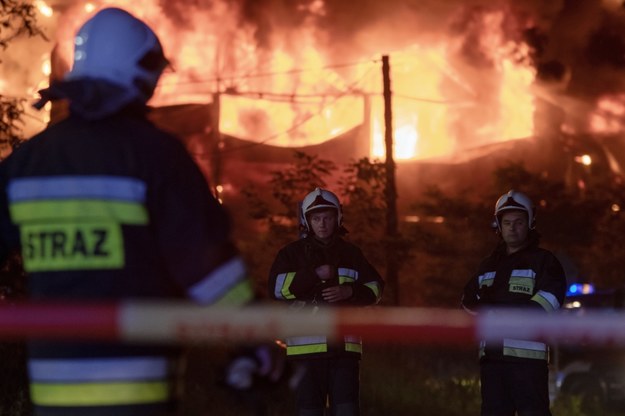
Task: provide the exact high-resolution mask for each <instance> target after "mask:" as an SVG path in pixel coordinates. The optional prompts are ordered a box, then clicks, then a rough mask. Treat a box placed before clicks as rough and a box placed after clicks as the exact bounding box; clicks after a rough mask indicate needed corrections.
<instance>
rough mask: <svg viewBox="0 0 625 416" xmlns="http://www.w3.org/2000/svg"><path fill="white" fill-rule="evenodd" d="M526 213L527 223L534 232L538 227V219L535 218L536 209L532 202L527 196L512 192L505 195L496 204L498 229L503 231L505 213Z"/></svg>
mask: <svg viewBox="0 0 625 416" xmlns="http://www.w3.org/2000/svg"><path fill="white" fill-rule="evenodd" d="M513 210H515V211H525V212H526V213H527V223H528V226H529V228H530V230H533V229H534V227H535V226H536V224H535V222H536V218H535V215H536V213H535V208H534V205H533V204H532V201H531V200H530V199H529V198H528V197H527V195H525V194H523V193H521V192H518V191H514V190H510V191H508V192H507V193H505V194H503V195H502V196H501V197H499V199H498V200H497V202H496V203H495V222H496V223H497V228H498V229H499V230H500V231H501V223H500V217H501V214H503V212H504V211H513Z"/></svg>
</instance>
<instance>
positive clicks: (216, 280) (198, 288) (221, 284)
mask: <svg viewBox="0 0 625 416" xmlns="http://www.w3.org/2000/svg"><path fill="white" fill-rule="evenodd" d="M245 273H246V270H245V265H244V264H243V260H242V259H241V258H240V257H234V258H232V259H230V260H228V261H227V262H226V263H224V264H222V265H221V266H219V267H218V268H216V269H215V270H213V271H212V272H211V273H209V274H208V275H207V276H205V277H204V279H202V280H200V281H199V282H198V283H196V284H195V285H193V286H191V288H190V289H189V290H188V292H187V293H188V294H189V296H190V297H192V298H193V299H195V300H196V301H198V302H201V303H203V304H211V303H213V302H215V301H217V300H219V298H221V297H222V296H223V295H224V294H226V293H227V292H228V291H229V290H230V289H232V288H233V287H235V286H236V285H237V284H238V283H239V282H241V281H242V280H243V279H244V278H245Z"/></svg>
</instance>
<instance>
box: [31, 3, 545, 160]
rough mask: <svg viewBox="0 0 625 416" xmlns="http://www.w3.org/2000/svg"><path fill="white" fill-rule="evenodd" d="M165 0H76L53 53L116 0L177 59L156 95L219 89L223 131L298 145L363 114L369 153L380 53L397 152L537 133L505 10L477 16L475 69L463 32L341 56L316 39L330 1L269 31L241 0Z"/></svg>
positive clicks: (209, 94) (419, 153)
mask: <svg viewBox="0 0 625 416" xmlns="http://www.w3.org/2000/svg"><path fill="white" fill-rule="evenodd" d="M163 3H164V2H157V1H155V0H134V1H128V0H108V1H101V2H89V3H84V4H82V5H77V6H75V7H72V8H71V9H69V10H68V11H66V12H65V13H64V14H63V15H62V16H59V17H58V19H59V24H58V29H57V32H56V37H57V42H58V45H59V52H58V53H59V55H60V56H61V57H62V58H63V60H65V62H71V44H72V38H73V34H74V33H75V31H76V30H77V28H78V26H79V25H80V24H81V23H82V22H84V21H85V20H86V19H87V18H88V17H89V16H91V15H92V14H93V13H95V12H96V11H97V10H98V9H100V8H102V7H105V6H107V7H110V6H117V7H122V8H125V9H127V10H129V11H130V12H132V13H134V14H135V15H137V16H138V17H140V18H142V19H144V20H145V21H146V22H148V24H150V25H151V26H152V27H153V28H154V30H155V31H156V32H157V34H159V36H160V38H161V40H162V42H163V44H164V49H165V51H166V53H167V55H168V57H169V58H170V61H171V62H172V68H171V69H169V70H168V71H166V73H165V74H164V75H163V78H162V80H161V83H160V86H159V88H158V89H157V91H156V93H155V96H154V98H153V101H152V102H151V104H152V105H170V104H183V103H191V102H202V103H208V102H212V101H213V100H215V99H218V100H219V104H220V105H219V108H220V115H219V129H220V131H222V132H223V133H225V134H228V135H232V136H235V137H238V138H241V139H245V140H249V141H254V142H259V143H266V144H270V145H274V146H283V147H300V146H306V145H314V144H319V143H323V142H324V141H327V140H330V139H332V138H334V137H336V136H338V135H340V134H343V133H345V132H347V131H349V130H350V129H352V128H354V127H356V126H359V125H363V124H364V125H365V126H366V128H365V129H364V130H365V131H367V132H369V133H368V134H369V136H370V137H369V142H370V146H369V147H370V154H369V156H371V157H372V158H384V156H385V146H384V130H385V127H384V108H383V99H382V74H381V64H380V56H381V55H382V54H388V55H389V56H390V63H391V82H392V92H393V123H394V125H393V135H394V143H395V148H394V152H395V155H394V156H395V158H396V159H397V160H400V161H401V160H414V159H423V158H432V157H441V156H446V155H450V154H453V153H454V152H461V151H462V150H464V149H466V148H468V147H471V146H475V145H480V144H485V143H491V142H495V141H503V140H510V139H517V138H524V137H528V136H531V135H532V133H533V115H534V106H533V96H532V94H531V92H530V87H531V85H532V83H533V81H534V76H535V73H534V70H533V68H532V67H531V65H529V63H528V62H527V59H525V57H526V55H528V53H529V52H528V50H527V47H525V46H524V45H523V44H521V43H515V44H512V43H510V41H506V39H505V36H504V34H503V33H502V30H503V29H502V28H503V27H504V26H505V25H504V24H503V18H504V12H503V11H491V12H485V13H483V14H482V15H481V20H479V21H478V23H477V24H476V28H475V33H477V35H476V39H477V40H476V42H477V45H476V46H478V47H479V48H480V49H481V50H482V51H486V52H485V53H486V55H487V56H488V59H489V60H490V61H491V62H492V68H493V69H491V70H490V71H489V72H485V73H483V74H482V73H479V72H477V73H476V72H475V70H473V71H469V70H467V68H468V66H467V65H466V64H462V63H461V62H460V61H459V60H458V54H459V51H458V39H454V37H453V36H452V35H450V36H449V37H448V38H447V39H442V40H441V39H437V40H436V42H430V43H428V44H425V43H423V44H420V43H419V42H415V43H414V44H412V45H411V46H408V47H405V48H403V49H401V50H397V51H393V52H391V53H389V52H387V51H385V50H383V49H380V51H379V53H378V54H377V55H371V54H367V55H364V56H362V57H361V58H360V59H359V60H356V61H354V62H345V61H343V62H341V61H337V58H336V57H332V55H331V54H330V53H329V51H327V50H325V48H324V47H322V46H320V42H319V39H320V38H323V33H322V30H321V29H320V28H319V27H317V26H316V25H315V23H314V22H315V21H314V17H319V16H324V15H325V14H326V13H327V11H326V9H325V3H324V1H323V0H316V1H314V2H310V3H309V4H308V6H306V7H307V8H306V11H307V12H308V13H309V15H310V16H311V17H310V18H309V19H308V20H305V21H304V22H303V24H302V25H301V26H300V27H298V28H292V29H290V32H289V33H288V34H287V35H284V34H283V33H281V32H280V31H274V33H272V36H268V38H267V39H266V40H265V41H264V42H259V40H258V36H259V34H258V30H259V29H258V28H255V27H251V26H250V25H249V24H242V23H241V20H240V17H239V14H240V10H239V9H238V7H239V6H238V5H237V4H236V2H226V1H216V2H210V4H211V8H210V9H208V8H205V9H200V6H199V5H196V6H191V5H189V4H187V5H186V6H184V7H185V10H178V12H179V13H180V16H175V13H174V14H172V13H168V14H165V13H163V11H162V9H161V8H160V6H159V5H160V4H163ZM169 3H171V4H170V5H168V6H167V7H170V9H171V10H177V9H176V8H175V6H174V5H173V3H174V2H169ZM38 4H39V5H40V6H39V9H40V10H41V12H42V13H44V14H45V13H48V12H46V11H45V10H52V9H50V8H49V7H48V8H47V6H45V3H44V2H43V1H42V0H39V1H38ZM163 7H165V6H163ZM302 7H303V6H302ZM207 22H209V23H207ZM389 30H392V29H389ZM53 65H54V64H53ZM52 72H53V76H54V68H53V70H52ZM57 76H58V74H57Z"/></svg>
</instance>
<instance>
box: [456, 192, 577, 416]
mask: <svg viewBox="0 0 625 416" xmlns="http://www.w3.org/2000/svg"><path fill="white" fill-rule="evenodd" d="M495 223H496V225H497V231H498V233H499V235H500V236H501V241H500V243H499V245H497V247H496V248H495V250H494V251H493V253H492V254H491V255H490V256H488V257H487V258H486V259H484V260H483V261H482V263H481V264H480V266H479V268H478V271H477V273H476V274H475V275H474V276H473V277H472V278H471V280H469V282H468V283H467V285H466V287H465V289H464V296H463V298H462V305H463V307H464V308H465V309H467V310H468V311H469V312H472V313H496V312H495V311H496V309H497V308H506V307H507V308H532V309H537V310H543V311H545V313H549V312H553V311H554V310H556V309H558V308H559V307H560V305H561V304H562V302H563V300H564V296H565V293H566V279H565V275H564V270H563V269H562V266H561V265H560V262H559V261H558V260H557V258H556V257H555V256H554V255H553V254H552V253H551V252H549V251H547V250H545V249H542V248H539V247H538V244H539V234H538V232H537V231H536V229H535V208H534V206H533V205H532V203H531V201H530V199H529V198H528V197H527V196H526V195H524V194H522V193H520V192H517V191H509V192H508V193H506V194H504V195H502V196H501V197H500V198H499V199H498V200H497V203H496V204H495ZM548 357H549V350H548V347H547V345H546V344H544V343H542V342H536V341H531V340H520V339H507V338H506V339H502V340H501V341H500V342H488V343H485V342H482V343H481V344H480V381H481V390H482V416H513V415H514V414H515V412H516V414H517V415H518V416H548V415H551V413H550V410H549V388H548V375H549V369H548Z"/></svg>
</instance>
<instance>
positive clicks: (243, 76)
mask: <svg viewBox="0 0 625 416" xmlns="http://www.w3.org/2000/svg"><path fill="white" fill-rule="evenodd" d="M378 62H380V60H379V59H370V60H367V61H360V62H351V63H343V64H336V65H326V66H323V67H319V68H297V69H290V70H288V71H275V72H259V73H256V74H239V75H227V76H217V77H214V78H208V79H197V80H189V81H183V82H181V81H177V82H176V83H175V84H176V85H197V84H209V83H213V82H219V81H236V80H243V79H251V78H264V77H274V76H278V75H295V74H301V73H305V72H312V71H324V70H329V69H338V68H348V67H352V66H359V65H362V64H375V63H378ZM165 85H167V84H166V83H165Z"/></svg>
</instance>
